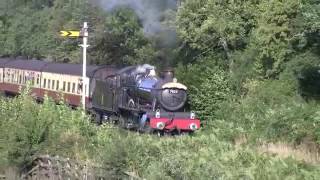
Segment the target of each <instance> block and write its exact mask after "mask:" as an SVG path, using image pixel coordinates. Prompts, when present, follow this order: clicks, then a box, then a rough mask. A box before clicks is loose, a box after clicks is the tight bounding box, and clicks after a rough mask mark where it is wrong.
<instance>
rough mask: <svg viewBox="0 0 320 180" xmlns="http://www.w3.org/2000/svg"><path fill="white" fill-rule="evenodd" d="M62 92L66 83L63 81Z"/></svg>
mask: <svg viewBox="0 0 320 180" xmlns="http://www.w3.org/2000/svg"><path fill="white" fill-rule="evenodd" d="M62 91H66V82H65V81H63V87H62Z"/></svg>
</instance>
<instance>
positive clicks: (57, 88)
mask: <svg viewBox="0 0 320 180" xmlns="http://www.w3.org/2000/svg"><path fill="white" fill-rule="evenodd" d="M56 90H57V91H59V80H57V87H56Z"/></svg>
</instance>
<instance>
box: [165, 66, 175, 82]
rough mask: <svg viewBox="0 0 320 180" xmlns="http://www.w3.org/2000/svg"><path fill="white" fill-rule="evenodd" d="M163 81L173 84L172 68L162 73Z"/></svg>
mask: <svg viewBox="0 0 320 180" xmlns="http://www.w3.org/2000/svg"><path fill="white" fill-rule="evenodd" d="M162 76H163V79H164V80H165V81H167V82H173V78H174V70H173V69H172V68H166V69H164V70H163V71H162Z"/></svg>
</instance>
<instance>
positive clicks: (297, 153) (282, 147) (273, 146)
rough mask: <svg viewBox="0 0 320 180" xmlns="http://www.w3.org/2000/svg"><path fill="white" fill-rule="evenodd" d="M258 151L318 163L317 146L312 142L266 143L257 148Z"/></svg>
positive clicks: (319, 160) (319, 157)
mask: <svg viewBox="0 0 320 180" xmlns="http://www.w3.org/2000/svg"><path fill="white" fill-rule="evenodd" d="M257 150H258V152H260V153H266V154H271V155H276V156H278V157H281V158H289V157H291V158H293V159H296V160H298V161H304V162H306V163H309V164H320V153H319V148H318V147H317V146H315V145H314V144H304V143H303V144H301V145H298V146H293V145H290V144H287V143H281V142H279V143H266V144H263V145H261V146H259V147H258V148H257Z"/></svg>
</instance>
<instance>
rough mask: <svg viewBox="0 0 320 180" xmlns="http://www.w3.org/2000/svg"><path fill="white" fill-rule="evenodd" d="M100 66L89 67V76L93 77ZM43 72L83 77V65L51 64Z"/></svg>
mask: <svg viewBox="0 0 320 180" xmlns="http://www.w3.org/2000/svg"><path fill="white" fill-rule="evenodd" d="M99 68H100V67H99V66H91V65H88V66H87V76H88V77H92V76H93V74H94V73H95V71H96V70H97V69H99ZM42 71H43V72H51V73H57V74H68V75H75V76H82V64H63V63H50V64H48V65H47V66H45V67H44V68H43V70H42Z"/></svg>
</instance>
